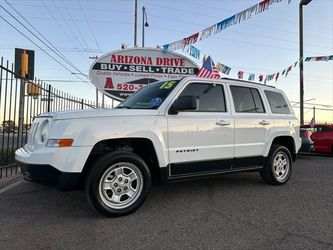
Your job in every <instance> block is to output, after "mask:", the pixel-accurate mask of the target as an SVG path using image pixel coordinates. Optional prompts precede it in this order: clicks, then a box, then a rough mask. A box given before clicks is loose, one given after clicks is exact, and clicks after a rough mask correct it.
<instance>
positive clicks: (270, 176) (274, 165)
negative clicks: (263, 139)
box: [260, 145, 292, 185]
mask: <svg viewBox="0 0 333 250" xmlns="http://www.w3.org/2000/svg"><path fill="white" fill-rule="evenodd" d="M291 172H292V158H291V154H290V152H289V150H288V148H286V147H284V146H281V145H272V147H271V150H270V152H269V155H268V157H267V160H266V161H265V164H264V168H263V169H262V170H261V172H260V175H261V177H262V178H263V180H264V181H265V182H267V183H269V184H271V185H282V184H285V183H287V182H288V180H289V179H290V176H291Z"/></svg>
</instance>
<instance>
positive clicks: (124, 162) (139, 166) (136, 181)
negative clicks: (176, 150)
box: [86, 152, 151, 216]
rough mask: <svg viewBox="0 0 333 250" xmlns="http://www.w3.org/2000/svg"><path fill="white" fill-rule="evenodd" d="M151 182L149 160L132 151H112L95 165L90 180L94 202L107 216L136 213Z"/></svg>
mask: <svg viewBox="0 0 333 250" xmlns="http://www.w3.org/2000/svg"><path fill="white" fill-rule="evenodd" d="M150 185H151V176H150V172H149V168H148V166H147V165H146V163H145V162H144V161H143V160H142V158H141V157H139V156H138V155H136V154H133V153H130V152H112V153H108V154H106V155H104V156H103V157H101V158H100V159H99V160H97V162H96V163H95V164H94V165H93V166H92V169H91V171H90V172H89V174H88V178H87V182H86V194H87V198H88V201H89V203H90V205H91V206H92V207H93V208H94V209H96V210H97V211H98V212H100V213H102V214H104V215H106V216H120V215H125V214H128V213H131V212H133V211H134V210H136V209H137V208H139V207H140V206H141V205H142V203H143V202H144V200H145V198H146V196H147V194H148V191H149V188H150Z"/></svg>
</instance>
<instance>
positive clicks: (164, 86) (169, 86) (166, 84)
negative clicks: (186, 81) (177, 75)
mask: <svg viewBox="0 0 333 250" xmlns="http://www.w3.org/2000/svg"><path fill="white" fill-rule="evenodd" d="M175 83H176V82H175V81H170V82H165V83H164V84H163V85H162V86H161V87H160V89H171V88H172V86H173V85H174V84H175Z"/></svg>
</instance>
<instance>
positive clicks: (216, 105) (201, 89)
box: [181, 83, 226, 112]
mask: <svg viewBox="0 0 333 250" xmlns="http://www.w3.org/2000/svg"><path fill="white" fill-rule="evenodd" d="M181 96H196V97H197V100H198V108H197V110H196V111H197V112H225V111H226V107H225V99H224V91H223V86H222V85H219V84H216V85H213V84H204V83H191V84H190V85H188V86H187V87H186V88H185V90H184V91H183V92H182V93H181Z"/></svg>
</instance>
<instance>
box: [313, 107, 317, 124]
mask: <svg viewBox="0 0 333 250" xmlns="http://www.w3.org/2000/svg"><path fill="white" fill-rule="evenodd" d="M313 120H314V121H315V120H316V106H313Z"/></svg>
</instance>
